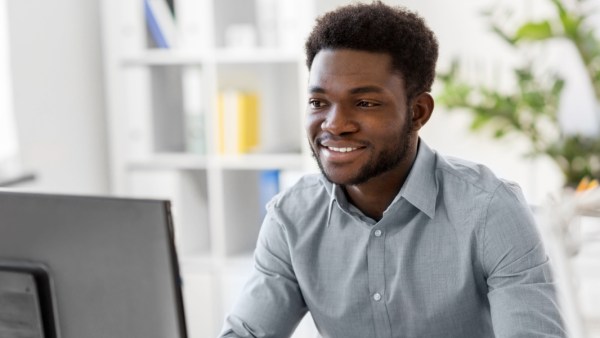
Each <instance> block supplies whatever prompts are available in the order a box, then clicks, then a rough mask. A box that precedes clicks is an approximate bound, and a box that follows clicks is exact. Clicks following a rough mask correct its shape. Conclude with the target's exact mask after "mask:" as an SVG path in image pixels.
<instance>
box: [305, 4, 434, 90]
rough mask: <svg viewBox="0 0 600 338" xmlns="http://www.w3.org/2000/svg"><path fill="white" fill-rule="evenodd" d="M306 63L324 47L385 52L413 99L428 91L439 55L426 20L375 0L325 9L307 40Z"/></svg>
mask: <svg viewBox="0 0 600 338" xmlns="http://www.w3.org/2000/svg"><path fill="white" fill-rule="evenodd" d="M305 49H306V65H307V66H308V69H309V70H310V68H311V66H312V63H313V60H314V58H315V56H316V55H317V53H318V52H319V51H321V50H323V49H354V50H360V51H366V52H376V53H387V54H389V55H391V57H392V68H393V70H396V71H399V73H400V75H401V76H402V78H403V80H404V86H405V89H406V95H407V98H408V99H409V100H412V99H413V98H414V97H415V96H416V95H418V94H420V93H422V92H429V91H431V86H432V84H433V79H434V78H435V67H436V62H437V57H438V42H437V39H436V37H435V34H434V33H433V32H432V31H431V29H429V27H428V26H427V24H426V23H425V20H424V19H423V18H422V17H421V16H419V15H418V14H417V13H415V12H412V11H410V10H408V9H406V8H404V7H400V6H397V7H392V6H389V5H386V4H384V3H382V2H381V1H375V2H373V3H371V4H363V3H358V4H352V5H347V6H343V7H339V8H337V9H336V10H334V11H331V12H328V13H325V14H324V15H323V16H321V17H319V18H318V19H317V22H316V25H315V27H314V28H313V30H312V32H311V33H310V35H309V37H308V39H307V40H306V45H305Z"/></svg>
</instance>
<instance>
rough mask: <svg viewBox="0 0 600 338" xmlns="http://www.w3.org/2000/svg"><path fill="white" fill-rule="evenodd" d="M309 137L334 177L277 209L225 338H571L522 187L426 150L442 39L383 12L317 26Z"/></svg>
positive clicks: (414, 18) (327, 19) (310, 51)
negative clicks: (424, 133) (301, 330)
mask: <svg viewBox="0 0 600 338" xmlns="http://www.w3.org/2000/svg"><path fill="white" fill-rule="evenodd" d="M306 53H307V65H308V68H309V70H310V75H309V81H308V92H309V99H308V109H307V124H306V126H307V127H306V130H307V134H308V138H309V142H310V146H311V149H312V151H313V153H314V157H315V159H316V160H317V162H318V164H319V167H320V169H321V172H322V175H312V176H306V177H304V178H303V179H302V180H301V181H300V182H299V183H298V184H296V185H295V186H294V187H292V188H291V189H289V190H288V191H286V192H283V193H282V194H280V195H278V196H277V197H276V198H274V199H273V201H271V203H270V204H269V205H268V207H267V209H268V214H267V216H266V218H265V220H264V223H263V226H262V228H261V233H260V236H259V239H258V243H257V248H256V252H255V271H254V272H253V275H252V277H251V279H250V281H249V282H248V284H247V285H246V287H245V289H244V292H243V295H242V296H241V299H239V301H238V302H237V304H236V305H235V307H234V309H233V310H232V312H231V313H230V315H229V316H228V317H227V319H226V323H225V328H224V331H223V334H222V337H277V338H281V337H289V336H290V335H291V334H292V332H293V331H294V329H295V327H296V325H297V324H298V322H299V321H300V320H301V318H302V317H303V316H304V315H305V313H306V312H307V311H310V313H311V315H312V317H313V319H314V321H315V324H316V326H317V328H318V330H319V332H320V334H321V335H322V336H323V337H335V338H348V337H357V338H379V337H382V338H383V337H386V338H387V337H462V338H465V337H466V338H470V337H474V338H477V337H494V336H495V337H564V336H565V332H564V329H563V324H562V321H561V318H560V314H559V310H558V306H557V304H556V296H555V291H554V286H553V284H552V277H551V273H550V270H549V265H548V259H547V256H546V254H545V252H544V249H543V246H542V243H541V241H540V238H539V236H538V233H537V231H536V228H535V224H534V220H533V218H532V215H531V213H530V211H529V210H528V207H527V204H526V202H525V201H524V199H523V197H522V195H521V193H520V192H519V189H518V187H517V186H515V185H514V184H510V183H507V182H504V181H502V180H500V179H498V178H496V177H495V176H494V175H493V174H492V172H491V171H490V170H489V169H487V168H486V167H484V166H482V165H477V164H473V163H470V162H466V161H462V160H459V159H449V158H445V157H443V156H441V155H439V154H437V153H436V152H434V151H433V150H431V149H430V148H429V147H428V146H427V145H426V144H425V142H423V141H422V140H420V139H419V137H418V131H419V129H420V128H421V127H423V125H425V123H426V122H427V120H428V119H429V118H430V116H431V113H432V111H433V107H434V102H433V99H432V97H431V95H430V94H429V91H430V90H431V85H432V82H433V79H434V74H435V63H436V60H437V41H436V38H435V36H434V34H433V33H432V32H431V31H430V30H429V28H427V26H426V25H425V22H424V21H423V19H421V18H420V17H419V16H418V15H417V14H415V13H412V12H410V11H408V10H406V9H403V8H395V7H389V6H387V5H384V4H382V3H380V2H375V3H373V4H369V5H366V4H356V5H350V6H346V7H342V8H338V9H337V10H335V11H333V12H330V13H328V14H326V15H324V16H323V17H321V18H320V19H319V20H318V22H317V25H316V27H315V28H314V30H313V31H312V33H311V35H310V37H309V38H308V40H307V42H306Z"/></svg>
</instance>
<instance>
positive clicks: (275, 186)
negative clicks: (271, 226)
mask: <svg viewBox="0 0 600 338" xmlns="http://www.w3.org/2000/svg"><path fill="white" fill-rule="evenodd" d="M279 176H280V173H279V170H278V169H272V170H263V171H261V172H260V174H259V180H258V181H259V183H258V184H259V187H258V200H259V203H260V206H261V218H264V217H265V215H266V209H265V206H266V205H267V203H268V202H269V201H270V200H271V199H272V198H273V197H274V196H275V195H277V194H278V193H279V187H280V186H279V184H280V183H279V182H280V177H279Z"/></svg>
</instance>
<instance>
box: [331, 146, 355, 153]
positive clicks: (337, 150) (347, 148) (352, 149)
mask: <svg viewBox="0 0 600 338" xmlns="http://www.w3.org/2000/svg"><path fill="white" fill-rule="evenodd" d="M327 148H328V149H329V150H332V151H336V152H338V153H347V152H350V151H354V150H356V149H358V148H350V147H346V148H336V147H327Z"/></svg>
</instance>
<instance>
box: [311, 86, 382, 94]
mask: <svg viewBox="0 0 600 338" xmlns="http://www.w3.org/2000/svg"><path fill="white" fill-rule="evenodd" d="M308 92H309V93H318V94H325V92H326V91H325V89H323V88H322V87H319V86H311V87H309V88H308ZM382 92H383V89H381V88H380V87H377V86H364V87H356V88H352V89H350V94H364V93H382Z"/></svg>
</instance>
